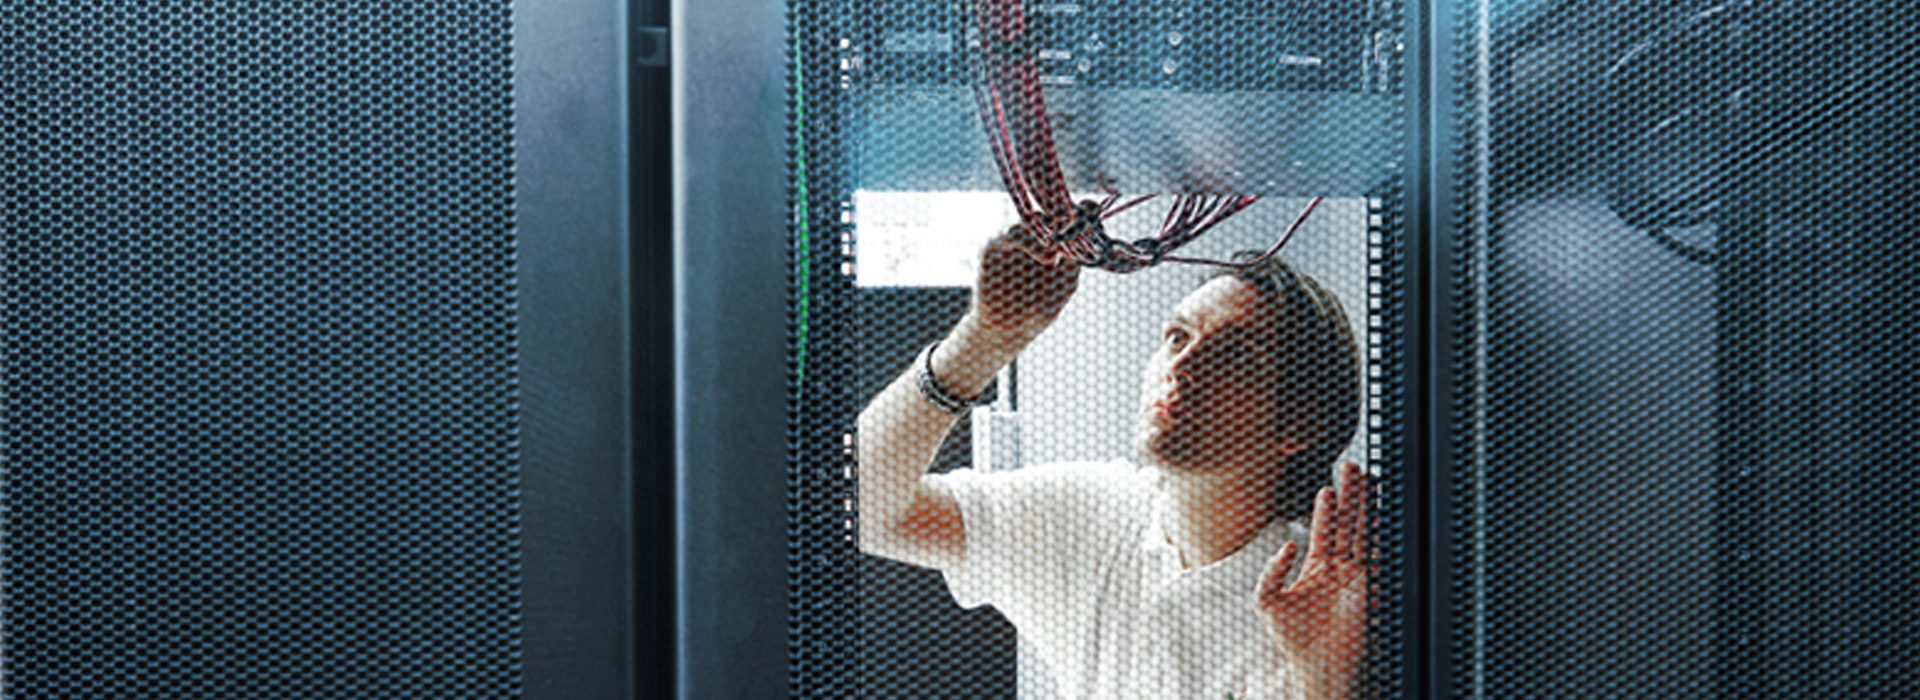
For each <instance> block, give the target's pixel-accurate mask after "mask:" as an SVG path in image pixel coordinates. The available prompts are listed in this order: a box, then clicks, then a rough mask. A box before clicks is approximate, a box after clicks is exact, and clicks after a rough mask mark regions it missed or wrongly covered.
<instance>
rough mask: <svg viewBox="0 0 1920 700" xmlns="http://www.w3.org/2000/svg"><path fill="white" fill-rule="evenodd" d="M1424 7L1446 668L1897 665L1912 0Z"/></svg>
mask: <svg viewBox="0 0 1920 700" xmlns="http://www.w3.org/2000/svg"><path fill="white" fill-rule="evenodd" d="M1448 11H1449V12H1452V13H1454V14H1453V15H1452V16H1451V17H1448V18H1447V20H1448V23H1449V26H1450V28H1451V32H1450V33H1449V34H1448V36H1447V44H1446V46H1445V48H1444V49H1443V53H1442V54H1441V55H1442V56H1443V58H1442V60H1444V61H1446V63H1445V67H1444V69H1445V73H1444V75H1445V76H1447V77H1446V78H1445V80H1446V81H1447V83H1448V84H1449V85H1448V87H1449V89H1450V92H1451V94H1452V95H1454V96H1455V98H1456V99H1454V100H1453V101H1452V102H1451V103H1448V104H1442V105H1440V106H1439V108H1440V109H1444V110H1446V111H1445V112H1444V113H1443V117H1444V121H1443V122H1442V123H1445V124H1448V125H1449V127H1448V131H1450V132H1451V133H1450V134H1443V135H1440V136H1441V138H1444V139H1448V140H1450V142H1449V143H1447V144H1446V146H1447V148H1446V150H1445V153H1446V154H1447V155H1446V158H1448V160H1449V162H1445V163H1443V164H1442V165H1441V167H1444V168H1446V169H1447V171H1448V172H1450V173H1452V179H1451V181H1452V182H1453V183H1455V184H1456V185H1457V189H1455V190H1454V191H1452V192H1448V193H1444V194H1445V195H1446V196H1447V197H1449V200H1450V202H1451V205H1452V206H1451V208H1450V210H1449V214H1450V216H1451V221H1450V222H1449V223H1450V226H1451V227H1452V229H1453V230H1454V231H1456V232H1458V235H1457V236H1455V237H1453V238H1451V239H1449V240H1446V241H1444V242H1443V244H1444V245H1445V246H1446V258H1445V259H1446V260H1447V264H1448V265H1449V274H1448V275H1447V277H1448V278H1449V279H1451V280H1453V281H1454V285H1453V287H1452V288H1451V290H1450V296H1451V298H1452V299H1453V300H1454V302H1455V303H1454V306H1453V307H1452V308H1451V309H1448V310H1447V311H1446V313H1447V314H1448V316H1447V319H1448V323H1449V324H1450V325H1451V326H1452V329H1453V330H1452V334H1453V335H1452V337H1453V338H1454V340H1455V342H1454V344H1453V345H1452V346H1451V347H1450V348H1448V350H1447V357H1448V359H1447V361H1448V362H1450V363H1451V364H1450V365H1449V366H1446V367H1443V368H1442V371H1441V374H1442V375H1443V376H1446V377H1447V380H1448V381H1449V382H1451V383H1452V384H1453V386H1454V387H1455V393H1454V394H1453V395H1454V396H1455V397H1456V402H1455V403H1454V404H1453V405H1452V406H1451V407H1450V410H1449V411H1448V415H1449V418H1450V420H1451V421H1452V422H1451V423H1450V424H1449V425H1445V426H1442V427H1441V428H1440V429H1441V430H1442V431H1443V432H1444V433H1446V434H1447V437H1448V438H1449V439H1450V443H1449V444H1450V445H1451V446H1452V448H1451V449H1452V452H1451V454H1449V455H1448V458H1449V462H1450V463H1451V464H1453V465H1454V470H1453V471H1452V472H1451V473H1449V474H1446V475H1445V477H1446V478H1447V484H1448V487H1449V489H1450V492H1451V496H1450V501H1449V502H1450V503H1451V504H1452V507H1453V510H1452V511H1451V512H1449V513H1447V517H1446V521H1447V522H1448V523H1450V526H1449V530H1448V531H1447V532H1445V533H1443V535H1444V536H1445V538H1446V539H1445V541H1446V542H1448V543H1449V544H1448V547H1449V551H1448V552H1447V553H1446V556H1447V557H1448V558H1449V559H1450V560H1451V561H1453V562H1455V563H1456V566H1455V568H1454V569H1453V572H1454V577H1453V578H1452V579H1451V580H1449V581H1445V582H1443V583H1444V585H1445V586H1446V587H1447V590H1446V593H1447V599H1448V600H1449V601H1450V604H1449V608H1450V609H1451V610H1452V611H1453V614H1454V617H1453V618H1452V619H1449V620H1444V621H1443V623H1444V624H1445V629H1446V630H1447V632H1448V634H1449V635H1450V638H1449V639H1450V641H1449V642H1448V644H1447V648H1446V649H1443V650H1440V651H1442V652H1444V655H1443V657H1442V658H1443V659H1444V661H1443V663H1444V664H1445V665H1446V667H1447V668H1448V669H1450V672H1451V674H1452V675H1451V678H1452V679H1453V683H1454V684H1453V687H1450V688H1446V689H1444V690H1445V692H1446V693H1447V694H1448V695H1450V696H1453V697H1476V698H1477V697H1729V698H1757V697H1907V696H1912V695H1914V693H1915V692H1917V691H1920V674H1917V673H1916V671H1915V670H1914V668H1913V665H1912V659H1913V658H1914V654H1915V644H1916V642H1915V640H1916V639H1920V636H1916V632H1920V628H1917V627H1916V622H1915V621H1916V620H1920V610H1916V608H1915V603H1914V600H1913V598H1912V596H1911V595H1910V591H1911V590H1912V589H1913V584H1914V582H1915V581H1916V573H1920V558H1916V556H1915V555H1914V553H1913V549H1912V533H1913V532H1914V531H1915V529H1914V526H1915V516H1914V513H1913V508H1912V507H1911V502H1912V499H1913V495H1914V493H1915V491H1914V486H1913V479H1912V469H1911V466H1912V456H1911V450H1910V448H1908V447H1905V446H1902V442H1903V441H1909V440H1910V437H1907V436H1910V435H1911V434H1912V430H1913V427H1914V426H1913V424H1914V417H1913V416H1914V413H1915V412H1914V411H1913V405H1914V393H1913V386H1914V381H1913V380H1914V375H1915V367H1916V363H1915V361H1914V357H1915V355H1914V354H1913V353H1912V351H1911V347H1910V345H1911V338H1912V337H1913V333H1914V323H1913V321H1912V313H1911V309H1912V308H1913V304H1914V302H1915V300H1916V297H1920V294H1916V286H1917V285H1915V283H1914V279H1913V276H1912V272H1911V271H1912V270H1913V269H1914V261H1915V259H1916V256H1920V246H1916V243H1915V239H1914V237H1913V236H1911V235H1910V234H1909V231H1908V229H1909V228H1910V225H1909V224H1908V223H1907V222H1909V221H1910V220H1911V217H1912V213H1913V209H1914V205H1913V201H1914V200H1913V197H1912V195H1913V189H1914V188H1913V184H1912V180H1913V178H1912V165H1911V164H1912V163H1913V160H1914V156H1915V155H1916V152H1915V139H1914V136H1913V124H1912V122H1913V118H1912V112H1913V105H1914V104H1915V101H1914V100H1915V97H1916V94H1915V93H1916V90H1915V87H1914V81H1913V80H1912V78H1911V75H1912V72H1913V68H1914V66H1915V64H1916V60H1915V59H1916V56H1920V53H1917V49H1920V41H1916V39H1915V38H1914V34H1913V33H1912V30H1911V28H1912V22H1913V21H1914V19H1915V17H1914V15H1915V11H1914V10H1913V9H1912V7H1911V6H1910V5H1907V4H1902V3H1891V2H1874V1H1871V0H1848V1H1845V2H1831V3H1817V4H1799V3H1764V2H1690V1H1681V0H1662V1H1653V0H1634V1H1631V2H1617V1H1615V0H1606V1H1598V0H1595V1H1589V0H1574V1H1572V2H1495V3H1455V4H1453V5H1451V6H1450V8H1449V10H1448Z"/></svg>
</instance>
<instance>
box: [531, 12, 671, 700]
mask: <svg viewBox="0 0 1920 700" xmlns="http://www.w3.org/2000/svg"><path fill="white" fill-rule="evenodd" d="M626 12H627V8H626V4H625V3H623V2H619V1H617V0H541V1H540V2H526V3H520V4H519V7H518V8H517V11H516V22H515V33H514V50H515V55H516V57H517V62H516V69H515V73H514V79H515V89H516V91H517V93H518V95H519V104H518V107H517V109H516V110H515V112H514V127H515V129H516V134H515V135H516V137H517V139H518V142H519V151H518V156H517V159H516V161H515V165H516V173H517V176H518V187H519V202H518V203H519V219H518V224H519V230H520V238H521V246H520V271H521V283H520V313H521V316H522V322H521V342H520V354H521V358H522V364H523V368H522V371H521V375H522V376H521V382H522V386H523V390H522V393H523V396H522V398H521V401H520V403H521V411H522V415H523V416H524V419H523V421H524V428H523V431H522V440H521V441H522V444H523V448H522V453H523V456H522V463H523V465H524V467H523V469H524V472H525V476H524V487H523V497H522V501H523V504H524V505H523V515H524V518H525V521H526V527H525V530H524V533H525V539H526V544H525V555H524V559H523V563H522V566H523V567H524V573H523V576H524V579H525V590H526V605H525V610H524V613H523V615H524V621H523V623H522V624H523V626H524V629H525V632H524V639H525V641H524V647H523V649H521V652H522V653H523V654H524V657H525V667H526V695H527V697H530V698H581V699H583V700H585V699H589V698H593V699H598V698H607V699H609V700H611V699H612V698H627V697H633V695H634V693H635V692H636V691H637V690H638V689H639V688H637V687H636V679H635V659H634V654H633V639H634V629H633V625H634V623H633V620H634V615H633V596H634V584H633V577H634V575H635V573H634V567H633V561H634V552H633V541H634V533H633V521H634V518H633V514H632V512H631V507H632V499H633V488H632V484H633V474H632V470H633V469H637V468H646V465H649V464H651V465H654V468H660V467H659V465H660V462H661V458H660V457H659V456H647V455H634V454H633V453H632V449H631V441H632V427H631V424H630V416H631V415H632V412H633V407H634V406H635V405H636V404H637V403H640V402H645V401H648V400H654V401H658V400H660V399H659V397H642V396H634V395H632V393H631V392H630V390H629V386H630V384H629V378H630V376H631V373H630V370H629V367H628V362H629V360H630V357H629V347H630V345H631V343H632V340H631V339H630V338H629V337H628V333H629V330H630V327H631V323H630V320H629V317H630V309H629V303H630V302H629V290H630V288H631V286H632V281H631V280H629V279H628V275H629V274H630V271H629V269H628V267H627V260H628V256H627V253H628V250H629V248H630V247H631V244H630V242H629V236H631V235H633V233H634V232H633V231H632V230H631V224H630V221H631V217H630V214H629V211H628V206H629V198H628V190H627V187H628V170H627V168H628V158H629V157H630V156H629V153H628V151H627V139H628V135H629V128H628V127H629V125H628V123H627V120H628V109H627V89H628V82H627V77H628V76H627V71H628V69H627V68H626V67H625V61H626V44H627V41H626V38H627V37H626ZM644 155H645V154H642V155H641V156H639V157H644Z"/></svg>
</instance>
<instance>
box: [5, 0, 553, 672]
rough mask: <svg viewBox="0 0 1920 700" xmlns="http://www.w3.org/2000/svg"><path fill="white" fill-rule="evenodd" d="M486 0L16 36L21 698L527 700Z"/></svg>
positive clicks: (16, 502)
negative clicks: (522, 697)
mask: <svg viewBox="0 0 1920 700" xmlns="http://www.w3.org/2000/svg"><path fill="white" fill-rule="evenodd" d="M511 22H512V17H511V14H510V3H508V2H506V1H505V0H472V1H464V2H441V3H363V2H334V1H327V2H212V1H200V0H185V1H179V2H155V3H149V2H118V1H116V2H64V1H45V2H41V1H23V2H10V3H7V4H6V5H5V6H4V7H0V35H4V36H6V37H7V38H6V39H5V45H6V47H7V48H6V49H5V50H4V55H5V56H6V58H5V68H4V69H0V70H4V74H5V79H4V82H5V84H6V88H5V91H4V92H5V97H4V102H5V106H6V110H5V111H6V115H5V117H4V118H0V153H3V154H4V155H3V156H0V157H3V158H4V166H0V170H4V173H5V174H4V176H3V177H4V183H5V195H4V196H5V202H4V205H3V206H0V217H3V219H0V220H3V221H4V224H0V225H3V226H4V236H3V237H0V269H3V270H4V275H3V276H0V302H3V303H4V306H3V307H0V308H4V318H0V359H3V360H4V384H3V385H0V392H3V393H4V401H3V403H0V406H3V408H0V421H3V422H0V466H3V467H4V472H0V487H4V490H3V493H0V504H3V505H4V539H3V540H0V541H3V542H4V550H3V552H0V565H4V568H5V571H4V575H0V581H3V582H4V587H5V588H4V604H3V605H0V616H4V619H0V629H4V641H3V642H0V658H3V661H0V667H3V668H4V671H5V675H4V686H0V687H3V688H4V691H0V692H3V693H4V695H5V696H6V697H18V698H42V697H115V698H127V697H201V698H212V697H415V698H417V697H443V698H444V697H517V696H518V695H519V683H520V658H521V656H520V651H521V650H520V648H519V642H518V639H519V629H520V628H519V620H520V612H521V611H520V599H519V596H520V588H519V585H520V584H519V582H520V571H519V564H518V562H519V558H520V555H519V551H518V548H519V545H520V541H519V533H520V527H521V523H520V516H519V490H518V489H519V487H518V484H519V471H518V466H517V462H518V458H519V452H518V450H519V426H518V423H517V411H518V408H517V407H518V390H517V384H518V382H517V377H518V373H517V354H516V331H515V327H516V292H515V279H516V269H515V233H514V231H515V229H514V183H513V176H514V156H513V153H514V135H513V131H512V115H513V95H512V66H513V62H512V42H511V29H512V24H511Z"/></svg>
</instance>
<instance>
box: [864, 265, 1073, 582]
mask: <svg viewBox="0 0 1920 700" xmlns="http://www.w3.org/2000/svg"><path fill="white" fill-rule="evenodd" d="M1036 251H1037V247H1036V246H1034V245H1033V244H1032V242H1031V240H1030V239H1029V238H1028V236H1027V235H1026V234H1025V233H1024V232H1022V231H1021V229H1019V228H1018V227H1015V228H1013V229H1011V230H1009V231H1007V232H1006V233H1004V234H1001V235H1000V236H999V237H996V238H995V239H994V240H993V241H992V242H990V243H988V244H987V247H986V249H985V250H983V251H982V252H981V260H980V272H979V275H978V276H977V278H976V279H975V281H974V288H973V302H972V304H971V305H970V306H969V308H968V310H967V315H966V316H965V317H964V318H962V319H961V321H960V323H959V325H957V326H955V327H954V328H953V330H952V331H950V332H948V334H947V337H946V338H945V339H944V340H941V341H940V344H939V345H938V347H936V348H935V351H934V353H933V356H932V358H931V364H932V367H933V377H934V379H935V381H937V382H938V383H939V386H940V387H941V388H943V389H944V390H945V391H946V392H947V393H949V394H952V395H954V396H959V397H973V396H978V395H979V394H980V392H982V391H985V390H986V387H987V385H988V384H990V383H992V381H993V377H994V375H995V374H996V373H998V372H999V371H1000V369H1001V368H1003V367H1005V366H1007V363H1009V362H1012V361H1013V358H1014V356H1015V355H1017V354H1019V352H1020V351H1021V350H1022V349H1024V348H1026V346H1027V344H1028V343H1031V342H1033V339H1034V338H1037V337H1039V335H1040V333H1041V332H1043V331H1045V330H1046V328H1047V326H1048V325H1049V324H1051V323H1052V322H1053V319H1054V318H1055V317H1058V316H1059V315H1060V310H1061V309H1062V308H1064V307H1065V306H1066V304H1067V301H1068V300H1069V299H1071V298H1072V296H1073V291H1074V289H1075V287H1076V286H1077V284H1078V282H1079V270H1078V269H1077V268H1076V267H1075V266H1074V264H1073V263H1072V262H1068V261H1061V262H1059V263H1058V264H1052V262H1051V261H1050V260H1049V258H1050V256H1044V255H1042V254H1040V253H1038V252H1036ZM915 360H916V364H915V365H914V366H913V367H910V368H908V370H907V371H906V372H905V373H903V374H902V375H901V376H900V377H898V378H896V379H895V380H894V381H893V382H892V383H891V384H888V385H887V388H886V389H885V390H883V391H881V392H880V395H879V396H877V397H875V398H874V399H873V401H872V402H871V403H869V404H867V407H866V409H865V410H863V411H861V412H860V432H859V460H860V551H862V552H866V553H868V554H872V555H876V556H882V557H887V558H889V559H895V560H898V561H902V562H905V563H908V564H914V565H918V566H926V567H933V568H938V569H948V568H952V567H954V566H957V565H958V564H960V562H961V561H962V560H963V559H964V558H965V556H966V530H965V524H964V523H963V522H961V517H960V508H959V506H958V505H957V504H956V503H955V502H954V499H953V496H952V494H950V493H947V492H946V490H945V489H943V488H941V487H940V486H939V485H938V482H936V481H933V480H930V479H928V478H926V477H927V467H928V466H929V465H930V464H931V463H932V462H933V458H934V455H935V452H936V451H937V450H938V449H939V447H940V443H941V441H943V440H945V439H946V436H947V432H948V431H950V430H952V429H953V425H954V424H955V423H957V422H959V418H958V417H957V416H954V415H952V414H949V413H947V412H946V411H943V410H941V409H940V408H938V407H936V406H935V405H934V404H933V403H932V402H931V401H928V400H927V398H926V397H925V396H922V395H921V392H920V387H919V382H918V374H919V372H920V370H921V368H922V367H923V366H924V365H921V364H918V363H919V362H921V361H922V360H921V358H918V357H916V358H915Z"/></svg>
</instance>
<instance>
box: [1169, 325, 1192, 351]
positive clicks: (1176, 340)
mask: <svg viewBox="0 0 1920 700" xmlns="http://www.w3.org/2000/svg"><path fill="white" fill-rule="evenodd" d="M1187 337H1188V336H1187V332H1186V331H1184V330H1181V329H1178V328H1168V329H1167V332H1166V340H1167V345H1168V346H1170V347H1176V348H1177V347H1180V346H1182V345H1186V344H1187Z"/></svg>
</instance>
